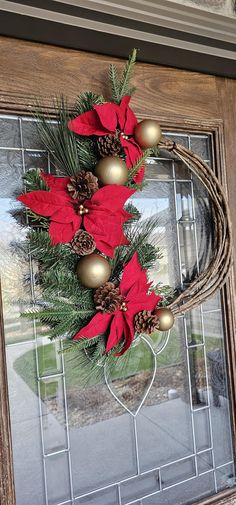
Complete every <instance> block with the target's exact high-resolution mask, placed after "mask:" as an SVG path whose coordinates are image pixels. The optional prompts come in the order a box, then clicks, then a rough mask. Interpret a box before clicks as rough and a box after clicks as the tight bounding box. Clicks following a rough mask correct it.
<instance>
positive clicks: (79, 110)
mask: <svg viewBox="0 0 236 505" xmlns="http://www.w3.org/2000/svg"><path fill="white" fill-rule="evenodd" d="M104 102H105V99H104V98H103V96H102V95H97V94H96V93H93V92H92V91H85V92H84V93H80V95H79V97H78V99H77V101H76V103H75V110H74V112H75V114H76V115H80V114H83V113H84V112H88V111H89V110H91V109H92V108H93V107H94V105H100V104H102V103H104Z"/></svg>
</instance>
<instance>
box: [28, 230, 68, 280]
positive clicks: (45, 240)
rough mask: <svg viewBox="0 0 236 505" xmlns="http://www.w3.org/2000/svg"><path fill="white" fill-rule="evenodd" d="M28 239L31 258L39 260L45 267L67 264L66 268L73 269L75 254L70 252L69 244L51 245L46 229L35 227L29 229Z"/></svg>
mask: <svg viewBox="0 0 236 505" xmlns="http://www.w3.org/2000/svg"><path fill="white" fill-rule="evenodd" d="M28 240H29V247H30V253H31V256H32V258H33V259H34V260H36V261H39V262H40V264H41V265H44V267H45V268H50V267H51V268H55V267H56V266H57V265H61V266H62V265H67V267H68V270H69V269H70V270H72V271H74V269H75V266H76V263H77V256H76V255H75V254H72V252H71V248H70V246H69V245H66V244H58V245H54V246H53V245H52V244H51V239H50V237H49V234H48V233H47V231H45V230H37V229H36V230H34V229H31V230H30V232H29V234H28Z"/></svg>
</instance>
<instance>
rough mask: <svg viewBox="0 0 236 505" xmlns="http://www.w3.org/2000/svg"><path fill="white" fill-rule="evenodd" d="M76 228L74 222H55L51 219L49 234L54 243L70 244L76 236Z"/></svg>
mask: <svg viewBox="0 0 236 505" xmlns="http://www.w3.org/2000/svg"><path fill="white" fill-rule="evenodd" d="M74 234H75V232H74V229H73V224H72V223H66V224H65V223H63V224H62V223H55V221H51V223H50V226H49V235H50V237H51V241H52V244H54V245H55V244H68V242H70V241H71V240H72V238H73V237H74Z"/></svg>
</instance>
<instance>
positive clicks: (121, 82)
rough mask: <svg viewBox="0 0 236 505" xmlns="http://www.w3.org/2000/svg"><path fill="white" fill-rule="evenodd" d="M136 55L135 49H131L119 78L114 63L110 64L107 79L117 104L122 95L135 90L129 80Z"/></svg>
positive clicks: (129, 93)
mask: <svg viewBox="0 0 236 505" xmlns="http://www.w3.org/2000/svg"><path fill="white" fill-rule="evenodd" d="M136 55H137V50H136V49H133V50H132V52H131V54H130V56H129V60H128V62H127V63H126V65H125V68H124V70H123V73H122V76H121V78H120V79H119V75H118V71H117V67H116V65H113V64H112V65H110V68H109V80H110V85H111V90H112V99H113V100H114V102H115V103H118V104H119V103H120V102H121V100H122V98H123V97H124V96H126V95H130V96H131V95H132V94H133V93H134V92H135V87H134V86H131V85H130V80H131V77H132V75H133V70H134V66H135V63H136Z"/></svg>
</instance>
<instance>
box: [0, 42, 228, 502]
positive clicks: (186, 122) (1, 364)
mask: <svg viewBox="0 0 236 505" xmlns="http://www.w3.org/2000/svg"><path fill="white" fill-rule="evenodd" d="M0 41H2V42H3V44H4V43H5V49H6V51H7V53H8V54H7V56H8V61H9V62H10V67H11V68H10V69H8V74H10V75H11V77H12V80H13V81H14V79H15V81H14V84H12V81H9V83H8V82H7V83H6V84H4V79H3V78H2V79H1V77H0V89H1V90H2V93H1V96H0V113H10V114H14V113H15V114H20V115H27V114H32V113H33V112H34V109H35V96H36V95H37V93H35V92H34V91H35V90H34V84H35V85H37V82H36V81H37V76H32V79H33V83H32V82H31V83H29V85H26V83H27V75H28V71H27V70H26V71H24V66H25V67H27V62H28V58H29V54H30V53H29V50H30V52H31V50H32V51H33V52H34V53H35V54H36V57H37V58H38V60H37V61H36V63H38V64H42V61H43V59H44V54H45V57H48V54H49V55H50V54H54V53H56V54H57V55H59V57H61V61H62V63H63V65H66V64H67V61H68V62H69V63H70V62H71V61H72V70H73V65H74V62H73V60H74V58H75V59H78V62H80V61H82V60H83V61H84V59H85V60H86V58H88V59H90V60H91V61H92V62H93V64H94V65H95V67H96V63H97V61H99V62H100V63H99V72H100V75H99V84H96V85H97V90H98V88H100V89H99V91H100V92H101V90H102V84H103V75H104V74H103V70H105V68H104V67H105V65H106V66H107V63H108V62H109V60H108V58H106V57H101V56H99V55H91V54H90V55H89V54H88V55H87V54H86V53H81V52H77V51H73V50H71V51H68V50H67V51H66V52H65V51H64V50H63V49H60V48H54V47H53V46H44V45H43V44H33V43H29V42H24V41H23V42H22V41H21V42H20V41H17V40H15V39H12V40H10V39H6V40H3V38H2V39H1V38H0ZM19 48H20V50H21V55H20V57H21V63H22V74H23V77H22V75H19V76H17V75H16V70H17V68H18V67H17V64H16V60H15V58H16V57H17V54H18V51H19ZM59 59H60V58H59ZM104 60H105V61H104ZM112 61H116V60H115V59H114V58H113V59H112ZM119 63H120V62H119V60H118V65H119ZM34 65H35V63H34ZM46 65H48V67H47V70H46V74H47V76H46V77H48V79H49V83H50V84H49V89H50V91H52V90H53V89H54V88H53V86H54V83H53V78H54V76H53V72H52V76H51V68H50V58H49V60H48V62H47V64H46ZM147 67H148V68H147ZM150 67H152V69H153V72H155V71H156V67H154V66H151V65H146V66H145V65H143V64H141V65H140V64H139V65H138V72H139V74H140V76H144V77H145V72H147V73H148V72H149V71H150ZM3 70H4V69H3ZM0 71H1V63H0ZM70 71H71V69H70ZM173 71H174V72H175V73H176V75H178V79H179V78H181V72H184V71H181V70H174V69H168V68H165V67H160V72H162V77H161V79H163V78H168V75H169V73H171V72H173ZM3 74H4V72H3ZM0 75H1V74H0ZM185 76H186V72H185ZM199 76H201V74H192V78H193V79H195V80H196V81H198V79H199ZM3 77H4V75H3ZM212 79H216V81H212ZM228 81H231V80H230V79H227V80H224V79H222V78H214V77H212V76H211V79H210V82H211V85H213V86H215V87H214V89H215V90H218V100H219V97H221V98H222V104H220V106H219V108H218V111H219V113H218V117H217V116H216V118H215V117H214V115H213V119H206V117H204V118H203V119H202V118H201V115H200V111H199V112H198V113H197V114H196V115H197V116H198V117H197V118H196V120H194V121H193V120H192V119H191V117H190V116H191V115H188V106H189V104H188V102H187V103H186V104H185V101H184V97H183V101H182V103H181V105H182V108H183V110H182V114H181V115H179V114H178V111H177V113H176V111H175V110H174V107H173V101H172V100H175V97H174V96H172V99H171V100H170V102H168V100H167V101H166V109H165V110H164V109H163V108H162V107H160V110H158V111H157V113H158V116H157V115H156V117H158V120H159V122H160V123H161V126H162V127H163V128H164V129H165V130H169V131H171V130H172V131H177V130H179V131H181V132H183V131H187V132H188V133H190V132H195V133H197V132H199V133H201V134H202V133H206V134H208V135H209V134H210V135H211V136H212V137H213V141H214V142H213V144H214V145H215V146H216V149H215V156H214V159H213V165H214V169H215V171H216V173H217V176H218V177H219V179H220V180H221V182H222V183H223V185H224V186H225V188H226V189H227V182H228V181H229V182H228V189H229V202H231V203H232V210H233V212H232V219H233V225H234V228H235V227H236V209H233V202H234V194H232V189H234V188H230V185H229V184H231V181H233V179H232V177H233V174H232V170H226V166H230V161H231V160H232V161H233V153H234V140H233V139H234V135H233V132H232V131H230V127H231V128H232V126H233V127H235V131H236V118H235V117H234V116H232V117H231V110H230V105H229V104H227V100H226V97H227V93H228V92H229V89H230V90H231V91H232V89H233V90H234V91H233V93H235V97H236V82H234V85H232V82H228ZM173 82H174V81H173ZM61 84H63V80H62V81H61ZM75 84H76V82H75ZM171 86H172V89H173V93H174V84H172V85H171ZM224 86H225V88H227V89H224ZM36 87H37V86H36ZM97 90H96V89H95V91H97ZM76 91H77V92H79V91H81V89H78V90H76ZM65 93H66V90H65ZM75 94H76V93H75ZM43 98H44V103H45V110H47V111H49V112H52V108H51V97H50V96H49V94H48V92H46V93H44V95H43ZM179 99H180V100H181V98H179ZM134 103H135V100H134ZM206 103H207V101H206ZM224 104H226V110H223V105H224ZM134 108H135V111H136V113H137V115H138V116H139V117H140V118H144V117H150V116H152V117H154V118H155V115H153V113H152V112H151V104H150V105H149V107H148V106H147V107H146V110H145V108H144V107H143V106H142V101H140V97H139V99H138V101H137V102H136V104H135V107H134ZM148 108H149V111H148ZM163 111H164V114H163ZM173 111H174V113H173ZM148 112H149V113H148ZM202 114H203V116H204V115H205V111H203V112H202ZM219 116H221V117H220V118H219ZM228 116H230V117H231V121H230V125H229V124H228V122H227V124H226V122H225V118H226V117H227V118H228V119H229V117H228ZM209 117H211V114H210V113H209ZM234 121H235V122H234ZM225 144H226V153H225ZM232 185H233V186H234V183H233V182H232ZM230 190H231V192H230ZM234 238H235V237H234ZM222 300H223V305H224V307H225V315H226V321H225V325H226V331H227V336H229V338H227V340H226V354H227V362H228V369H229V374H228V375H229V388H230V392H231V404H232V425H233V439H234V449H236V419H235V413H236V394H235V391H236V387H235V386H236V384H235V378H236V365H235V360H234V356H235V354H236V353H235V350H236V337H235V335H236V331H235V328H236V321H235V313H236V312H235V281H234V272H233V271H232V273H231V276H230V279H229V281H228V282H227V284H226V286H225V288H224V289H223V292H222ZM0 402H1V406H0V475H1V482H0V490H1V499H2V502H1V503H2V505H15V491H14V478H13V460H12V442H11V429H10V412H9V400H8V387H7V370H6V356H5V344H4V329H3V313H2V306H1V297H0ZM199 503H201V505H207V504H211V503H212V504H213V503H215V504H218V505H235V504H236V488H232V489H226V490H224V491H223V492H221V493H218V494H217V495H214V496H212V497H210V498H207V499H205V500H203V501H201V502H199Z"/></svg>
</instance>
